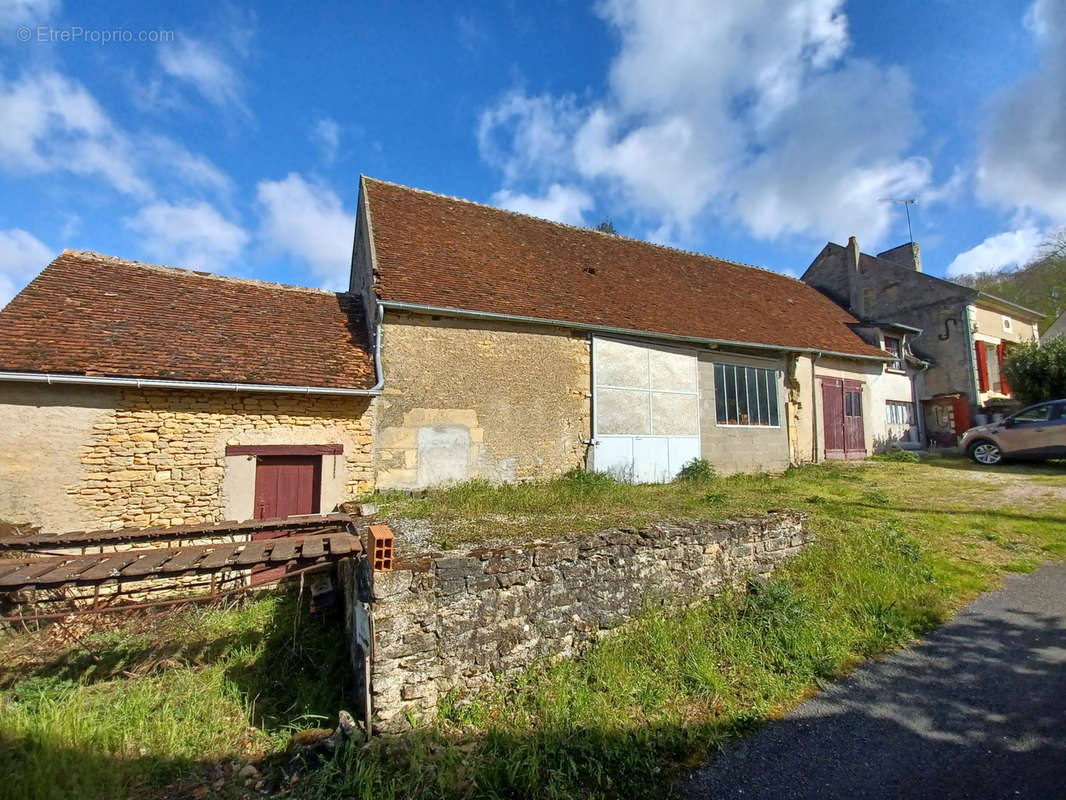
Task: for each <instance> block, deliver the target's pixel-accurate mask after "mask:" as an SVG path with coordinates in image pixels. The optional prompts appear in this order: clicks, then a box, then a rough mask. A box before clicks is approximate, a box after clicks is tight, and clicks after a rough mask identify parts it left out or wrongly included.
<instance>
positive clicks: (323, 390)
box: [0, 306, 385, 397]
mask: <svg viewBox="0 0 1066 800" xmlns="http://www.w3.org/2000/svg"><path fill="white" fill-rule="evenodd" d="M384 318H385V311H384V309H382V308H381V307H380V306H379V307H378V323H377V332H376V334H375V338H374V370H375V372H376V373H377V378H378V380H377V383H375V384H374V385H373V386H371V387H370V388H369V389H343V388H333V387H324V386H283V385H275V384H270V383H223V382H216V381H168V380H162V379H159V378H112V377H107V376H103V375H66V374H61V373H59V374H57V373H51V372H3V371H0V381H12V382H16V383H46V384H48V385H49V386H54V385H74V386H125V387H131V388H135V389H197V390H201V391H216V392H270V393H275V394H308V395H312V394H314V395H319V394H321V395H354V396H361V397H366V396H376V395H379V394H381V387H382V386H383V385H384V384H385V374H384V372H383V371H382V368H381V325H382V321H383V320H384Z"/></svg>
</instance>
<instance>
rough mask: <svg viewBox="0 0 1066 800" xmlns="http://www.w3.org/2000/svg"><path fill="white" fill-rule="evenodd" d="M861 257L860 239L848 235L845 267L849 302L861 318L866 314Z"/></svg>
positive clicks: (853, 312) (852, 311)
mask: <svg viewBox="0 0 1066 800" xmlns="http://www.w3.org/2000/svg"><path fill="white" fill-rule="evenodd" d="M861 258H862V253H860V252H859V243H858V241H857V240H856V239H855V237H854V236H850V237H848V246H847V247H846V248H845V250H844V268H845V271H846V272H847V275H848V304H849V305H850V306H851V309H850V310H851V313H852V314H854V315H855V316H856V317H858V318H859V319H862V318H863V317H865V316H866V303H865V302H864V297H863V291H862V290H863V286H862V273H861V272H860V271H859V262H860V259H861Z"/></svg>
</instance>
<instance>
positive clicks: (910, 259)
mask: <svg viewBox="0 0 1066 800" xmlns="http://www.w3.org/2000/svg"><path fill="white" fill-rule="evenodd" d="M877 257H878V258H883V259H885V260H886V261H891V262H892V263H893V264H899V265H900V266H903V267H907V269H913V270H914V271H915V272H921V271H922V254H921V251H919V249H918V243H917V242H907V243H906V244H901V245H900V246H899V247H893V248H892V249H891V250H886V251H885V252H883V253H878V254H877Z"/></svg>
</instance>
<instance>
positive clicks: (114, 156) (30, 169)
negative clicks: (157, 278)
mask: <svg viewBox="0 0 1066 800" xmlns="http://www.w3.org/2000/svg"><path fill="white" fill-rule="evenodd" d="M0 170H5V171H8V172H11V173H15V174H24V175H26V174H28V175H35V174H46V173H53V172H66V173H70V174H73V175H79V176H82V177H84V178H89V179H94V180H102V181H103V182H104V183H105V184H107V185H109V186H110V187H112V188H113V189H116V190H117V191H119V192H121V193H122V194H126V195H130V196H132V197H135V198H137V199H140V200H146V199H148V198H151V197H154V196H155V195H156V194H157V192H158V190H159V189H160V187H162V188H168V189H174V188H178V189H180V190H181V191H182V192H186V193H187V192H188V191H190V190H194V191H197V192H201V193H203V192H208V193H213V194H215V195H217V196H221V197H225V196H227V195H228V194H229V193H230V192H231V189H232V182H231V181H230V178H229V176H227V175H226V174H225V173H223V172H222V171H221V170H220V169H219V168H218V167H217V166H215V165H214V164H213V163H212V162H211V161H210V160H209V159H208V158H206V157H204V156H202V155H199V154H196V153H192V152H190V151H189V150H188V149H187V148H186V147H185V146H184V145H182V144H180V143H179V142H177V141H175V140H174V139H171V138H169V137H167V136H163V135H160V134H155V133H146V132H138V133H132V132H130V131H128V130H125V129H123V128H122V127H120V126H119V125H117V124H116V123H115V122H114V121H113V120H112V118H111V117H110V116H109V115H108V114H107V112H106V111H105V110H104V108H103V106H101V105H100V103H99V102H97V100H96V98H95V97H93V95H92V94H91V93H90V92H89V91H88V89H86V88H85V87H84V86H83V85H82V84H81V83H79V82H78V81H75V80H72V79H70V78H68V77H66V76H65V75H62V74H60V73H58V72H52V71H47V72H40V73H33V74H23V75H22V76H20V77H19V78H17V79H15V80H12V81H8V82H5V81H4V79H3V78H2V77H0Z"/></svg>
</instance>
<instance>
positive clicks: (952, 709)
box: [679, 565, 1066, 800]
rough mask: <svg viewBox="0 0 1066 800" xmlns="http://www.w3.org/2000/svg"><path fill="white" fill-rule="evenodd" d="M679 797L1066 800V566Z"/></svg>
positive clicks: (756, 738)
mask: <svg viewBox="0 0 1066 800" xmlns="http://www.w3.org/2000/svg"><path fill="white" fill-rule="evenodd" d="M679 788H680V790H681V793H682V795H683V796H684V797H686V798H689V800H696V799H697V798H714V800H722V799H724V798H744V799H745V800H757V799H758V798H774V800H786V799H787V798H796V799H799V798H849V799H850V798H908V800H916V799H919V798H935V799H936V800H953V799H954V798H1066V566H1063V565H1054V566H1047V567H1043V568H1041V569H1040V570H1038V571H1037V572H1035V573H1033V574H1031V575H1018V576H1012V577H1010V578H1009V579H1008V580H1007V581H1006V584H1005V586H1004V588H1003V589H1001V590H999V591H996V592H989V593H987V594H984V595H981V596H980V597H979V598H978V599H977V600H975V601H974V602H973V603H971V604H970V605H969V606H967V607H966V608H965V609H963V611H961V612H960V613H959V614H958V615H957V616H956V617H955V618H954V619H953V620H952V621H951V622H950V623H948V624H947V625H944V626H943V627H942V628H939V629H937V630H936V631H935V632H933V633H932V634H931V635H930V636H929V637H928V639H927V640H926V641H925V642H924V643H922V644H920V645H918V646H916V647H913V648H909V649H907V650H902V651H900V652H897V653H895V654H893V655H891V656H889V657H887V658H885V659H884V660H881V661H877V662H873V663H870V664H867V665H865V666H863V667H861V668H860V669H858V670H856V671H855V672H854V673H852V675H850V676H849V677H847V678H846V679H844V680H842V681H840V682H838V683H835V684H834V685H833V686H832V687H831V688H829V689H828V690H827V691H825V692H824V693H822V694H819V695H818V696H816V697H814V698H812V699H811V700H808V701H807V702H805V703H803V704H801V705H800V706H797V707H796V708H795V709H794V710H793V711H792V712H790V713H789V714H788V715H787V716H785V717H783V718H782V719H780V720H776V721H774V722H771V723H768V724H767V725H766V726H765V727H764V728H762V729H760V730H759V731H758V732H756V733H755V734H753V735H752V736H749V737H747V738H746V739H743V740H739V741H738V742H736V743H735V744H734V745H731V746H730V747H727V748H726V749H725V750H724V751H723V752H722V753H721V754H719V755H718V757H717V758H714V759H712V760H711V761H710V762H709V763H708V764H706V765H705V766H704V767H702V768H701V769H700V770H699V771H697V772H696V773H695V774H693V775H692V776H691V777H690V778H689V779H688V780H687V781H685V782H683V783H682V784H680V785H679Z"/></svg>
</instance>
